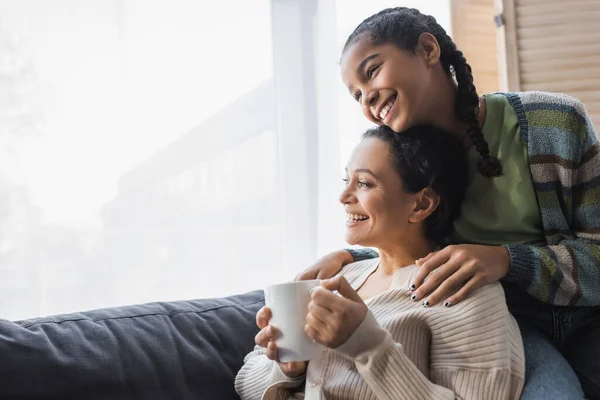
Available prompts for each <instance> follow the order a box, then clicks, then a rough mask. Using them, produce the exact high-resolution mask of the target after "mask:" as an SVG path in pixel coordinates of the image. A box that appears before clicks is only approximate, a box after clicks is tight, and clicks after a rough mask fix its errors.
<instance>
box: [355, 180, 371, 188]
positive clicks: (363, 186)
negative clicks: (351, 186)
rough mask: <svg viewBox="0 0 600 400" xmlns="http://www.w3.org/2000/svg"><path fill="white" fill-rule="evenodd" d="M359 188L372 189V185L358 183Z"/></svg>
mask: <svg viewBox="0 0 600 400" xmlns="http://www.w3.org/2000/svg"><path fill="white" fill-rule="evenodd" d="M358 187H361V188H368V187H371V185H370V184H368V183H367V182H362V181H358Z"/></svg>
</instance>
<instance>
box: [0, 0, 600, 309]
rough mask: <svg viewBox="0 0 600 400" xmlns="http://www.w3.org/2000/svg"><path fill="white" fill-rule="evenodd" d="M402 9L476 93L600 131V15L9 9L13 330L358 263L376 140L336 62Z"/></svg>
mask: <svg viewBox="0 0 600 400" xmlns="http://www.w3.org/2000/svg"><path fill="white" fill-rule="evenodd" d="M575 3H576V4H575ZM394 6H410V7H417V8H419V9H420V10H421V11H422V12H424V13H427V14H431V15H434V16H435V17H436V19H437V20H438V22H439V23H440V24H441V25H442V26H443V27H444V28H445V29H446V30H448V32H450V33H451V34H452V36H453V37H454V39H455V41H456V42H457V44H458V45H459V48H462V49H463V51H465V53H466V56H467V60H469V61H470V62H471V65H472V66H473V69H474V74H475V77H476V80H475V83H476V85H478V88H479V91H480V92H481V93H483V92H491V91H497V90H533V89H540V90H551V91H561V92H567V93H570V94H573V95H575V96H577V97H579V98H580V99H581V100H582V101H584V103H585V104H586V106H587V107H588V109H589V110H590V113H591V114H592V116H593V118H594V121H595V124H596V126H599V125H600V118H599V116H600V72H599V71H600V68H598V66H599V65H600V47H599V46H600V28H599V26H600V23H598V22H599V21H600V2H598V1H597V0H576V1H574V2H573V1H572V2H570V3H568V4H567V2H563V1H561V0H547V1H546V0H499V1H496V2H495V3H494V1H493V0H460V1H454V0H452V1H451V0H427V1H422V0H414V1H394V2H393V1H383V0H370V1H368V2H367V1H364V0H338V1H334V0H226V1H208V0H168V1H167V0H0V152H1V153H0V318H4V319H23V318H29V317H34V316H39V315H47V314H56V313H64V312H72V311H80V310H86V309H92V308H101V307H109V306H117V305H124V304H132V303H142V302H151V301H163V300H178V299H190V298H206V297H217V296H219V297H220V296H226V295H232V294H236V293H241V292H245V291H249V290H254V289H259V288H263V287H264V286H265V285H267V284H271V283H276V282H280V281H285V280H291V279H293V278H294V276H295V275H296V274H297V273H298V272H300V271H301V270H303V269H305V268H307V267H308V266H310V265H311V263H312V262H313V261H314V260H316V259H317V258H318V257H320V256H322V255H324V254H326V253H328V252H330V251H332V250H335V249H339V248H343V247H344V246H345V243H344V214H343V210H342V207H341V206H340V205H339V204H338V201H337V199H338V195H339V193H340V191H341V189H342V187H343V185H342V181H341V178H342V171H343V167H344V165H345V161H346V158H347V156H348V155H349V153H350V151H351V150H352V148H353V147H354V145H355V144H356V142H357V141H358V139H359V137H360V134H361V133H362V132H363V131H364V130H365V129H366V128H368V127H369V126H370V124H369V123H368V122H367V121H366V120H365V119H364V117H363V116H362V113H361V111H360V109H359V107H358V104H356V103H355V102H354V100H353V99H352V98H351V96H349V95H348V92H347V90H346V88H345V87H344V86H343V84H342V82H341V79H340V78H339V59H340V52H341V49H342V46H343V44H344V42H345V40H346V38H347V36H348V35H349V34H350V33H351V32H352V30H353V29H354V27H355V26H356V25H357V24H358V23H360V22H361V21H362V20H363V19H365V18H366V17H368V16H370V15H371V14H373V13H375V12H377V11H380V10H381V9H383V8H387V7H394ZM586 24H588V25H589V26H587V27H586ZM561 46H562V47H561Z"/></svg>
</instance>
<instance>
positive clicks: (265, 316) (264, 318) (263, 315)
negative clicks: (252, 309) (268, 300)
mask: <svg viewBox="0 0 600 400" xmlns="http://www.w3.org/2000/svg"><path fill="white" fill-rule="evenodd" d="M270 320H271V309H270V308H269V307H267V306H264V307H263V308H261V309H260V310H258V312H257V313H256V325H257V326H258V327H259V328H260V329H263V328H264V327H265V326H267V325H269V321H270Z"/></svg>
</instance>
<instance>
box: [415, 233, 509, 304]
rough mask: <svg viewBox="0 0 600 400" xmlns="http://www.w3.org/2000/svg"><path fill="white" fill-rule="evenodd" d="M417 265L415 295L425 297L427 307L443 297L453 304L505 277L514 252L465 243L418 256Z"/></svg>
mask: <svg viewBox="0 0 600 400" xmlns="http://www.w3.org/2000/svg"><path fill="white" fill-rule="evenodd" d="M417 265H418V266H419V271H418V273H417V276H416V277H415V280H414V281H413V282H412V285H414V286H411V288H412V289H413V290H414V289H416V290H415V292H414V293H413V295H412V299H413V300H414V301H419V300H422V301H423V305H424V306H426V307H427V306H432V305H434V304H437V303H438V302H440V301H443V302H444V305H445V306H446V307H449V306H451V305H454V304H457V303H459V302H461V301H462V300H464V299H465V298H467V297H468V296H469V295H470V294H471V293H472V292H473V291H474V290H475V289H477V288H480V287H482V286H485V285H489V284H490V283H494V282H497V281H499V280H500V279H502V278H504V277H505V276H506V274H508V271H509V270H510V256H509V254H508V250H507V249H506V248H505V247H504V246H484V245H475V244H461V245H454V246H448V247H445V248H444V249H442V250H440V251H438V252H435V253H430V254H429V255H428V256H427V257H425V258H422V259H420V260H417ZM425 278H427V279H425Z"/></svg>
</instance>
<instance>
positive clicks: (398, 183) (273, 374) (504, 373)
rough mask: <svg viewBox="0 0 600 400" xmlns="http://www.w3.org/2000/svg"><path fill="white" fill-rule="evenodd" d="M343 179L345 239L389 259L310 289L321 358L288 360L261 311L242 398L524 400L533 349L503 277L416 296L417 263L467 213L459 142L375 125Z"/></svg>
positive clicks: (239, 383)
mask: <svg viewBox="0 0 600 400" xmlns="http://www.w3.org/2000/svg"><path fill="white" fill-rule="evenodd" d="M345 182H346V188H345V190H344V191H343V192H342V194H341V196H340V202H341V203H342V204H343V205H344V208H345V210H346V214H347V218H346V241H347V242H348V243H350V244H358V245H362V246H371V247H376V248H377V249H378V250H379V254H380V257H379V258H378V259H370V260H365V261H359V262H356V263H353V264H350V265H347V266H345V267H344V268H343V270H342V271H341V273H340V275H339V276H338V277H336V278H334V279H331V280H328V281H326V282H324V283H323V284H322V288H320V289H319V290H316V291H314V292H313V293H312V295H311V298H312V301H311V303H310V305H309V313H308V315H307V317H306V326H305V331H306V333H307V335H308V336H309V337H310V338H312V339H313V340H315V341H317V342H319V343H321V344H322V345H323V346H324V348H325V350H324V351H323V352H322V353H321V357H320V358H318V359H315V360H312V361H310V362H308V363H307V362H288V363H279V362H278V358H277V346H276V345H275V338H276V336H277V330H276V328H275V327H273V326H269V325H268V321H269V319H270V310H269V309H268V308H267V307H264V308H263V309H261V310H260V311H259V312H258V314H257V324H258V326H259V327H260V328H261V331H260V332H259V333H258V334H257V336H256V344H257V347H256V350H255V351H254V352H252V353H250V354H249V355H248V356H247V357H246V358H245V360H244V366H243V367H242V369H241V370H240V372H239V373H238V376H237V377H236V391H237V392H238V394H239V395H240V397H241V398H242V399H244V400H245V399H261V398H264V399H287V398H305V399H328V400H332V399H346V400H352V399H383V400H385V399H389V400H392V399H394V400H397V399H411V400H412V399H455V398H460V399H509V398H510V399H518V398H519V394H520V392H521V388H522V385H523V380H524V359H523V348H522V343H521V341H520V334H519V330H518V326H517V324H516V321H515V320H514V318H513V317H512V316H511V315H510V314H509V312H508V309H507V307H506V304H505V300H504V294H503V291H502V287H501V286H500V285H499V284H494V285H488V286H486V287H484V288H481V289H480V290H478V291H476V292H475V293H473V294H472V295H471V296H470V297H469V299H467V300H465V301H464V302H461V303H460V304H459V305H455V306H454V307H452V308H449V309H448V308H445V307H443V306H442V305H438V306H436V307H432V308H423V307H421V306H420V305H419V304H417V303H414V302H413V301H411V300H410V299H409V298H408V297H407V295H408V294H409V293H410V287H409V285H410V282H411V281H412V279H413V278H414V276H415V274H416V272H417V267H416V266H415V265H414V260H415V259H416V258H419V257H424V256H425V255H427V254H429V253H430V252H431V251H433V250H434V249H435V247H436V246H437V245H439V244H440V243H441V242H442V241H443V240H444V238H445V237H447V236H448V235H449V234H450V232H451V231H452V223H453V221H454V220H455V219H456V217H457V215H458V214H459V212H460V204H461V201H462V199H463V197H464V189H465V186H466V159H465V154H464V151H463V150H462V145H461V143H460V142H459V141H458V140H457V139H455V138H454V137H452V135H450V134H447V133H446V132H443V131H441V130H440V129H437V128H434V127H428V126H415V127H413V128H410V129H408V130H407V131H406V132H403V133H402V134H397V133H395V132H393V131H392V130H390V129H389V128H387V127H379V128H374V129H373V130H371V131H368V132H367V133H366V134H365V135H364V137H363V140H362V141H361V142H360V143H359V145H358V146H357V147H356V148H355V150H354V152H353V153H352V155H351V157H350V160H349V162H348V164H347V167H346V179H345ZM334 291H337V292H338V293H339V295H337V294H334Z"/></svg>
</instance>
